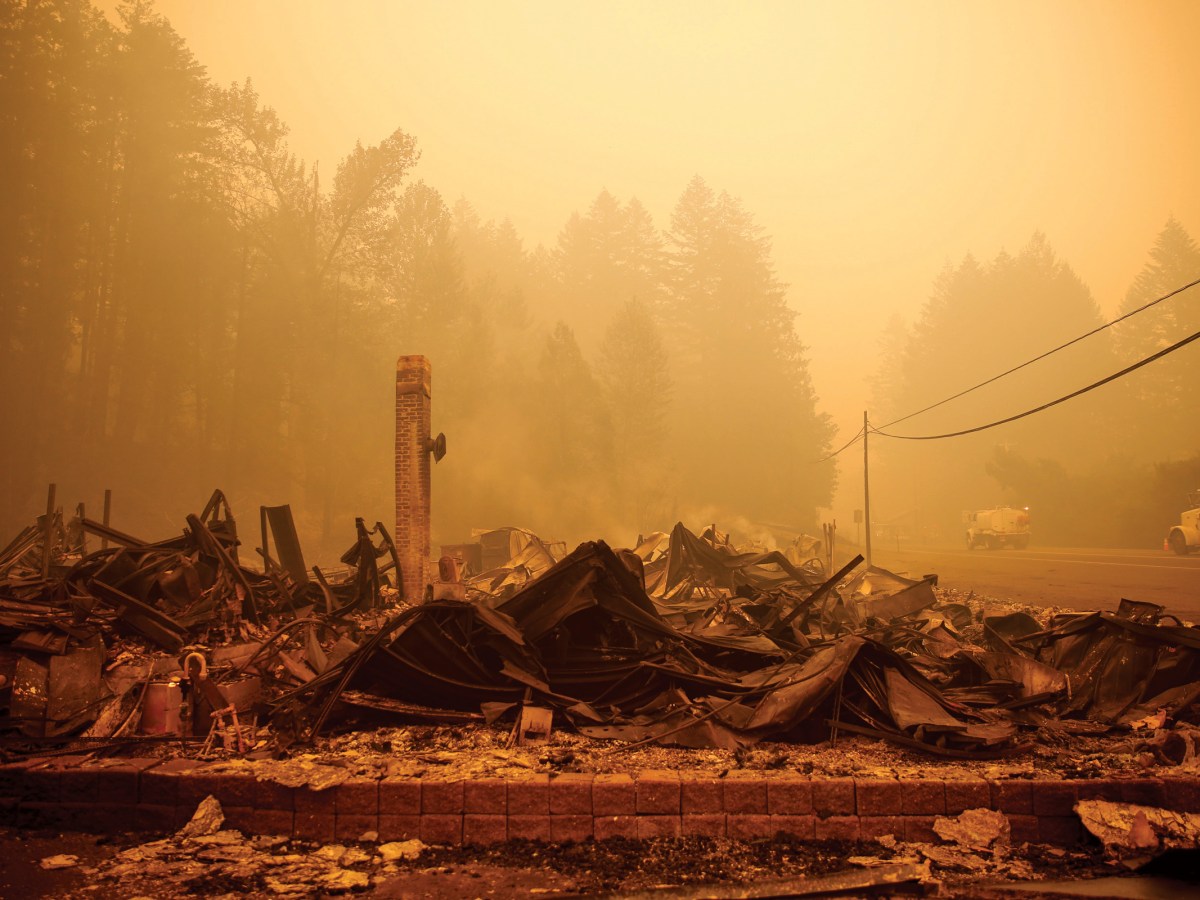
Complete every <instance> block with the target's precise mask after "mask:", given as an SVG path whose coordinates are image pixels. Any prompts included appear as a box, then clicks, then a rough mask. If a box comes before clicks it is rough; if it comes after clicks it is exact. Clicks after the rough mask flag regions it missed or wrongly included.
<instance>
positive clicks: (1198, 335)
mask: <svg viewBox="0 0 1200 900" xmlns="http://www.w3.org/2000/svg"><path fill="white" fill-rule="evenodd" d="M1198 339H1200V331H1197V332H1195V333H1194V334H1191V335H1189V336H1188V337H1185V338H1184V339H1183V340H1181V341H1176V342H1175V343H1174V344H1172V345H1171V346H1169V347H1164V348H1163V349H1162V350H1159V351H1158V352H1157V353H1155V354H1153V355H1151V356H1147V357H1146V358H1145V359H1141V360H1139V361H1138V362H1135V363H1134V364H1133V365H1131V366H1126V367H1125V368H1124V369H1122V370H1121V371H1119V372H1114V373H1113V374H1111V375H1109V376H1108V377H1106V378H1101V379H1100V380H1099V381H1094V382H1092V383H1091V384H1089V385H1088V386H1087V387H1082V388H1080V389H1079V390H1077V391H1072V392H1071V393H1070V394H1067V395H1066V396H1063V397H1059V398H1058V399H1056V400H1051V401H1050V402H1049V403H1043V404H1042V405H1041V406H1038V407H1034V408H1033V409H1027V410H1025V412H1023V413H1017V414H1016V415H1015V416H1009V417H1008V418H1007V419H1000V420H998V421H996V422H989V423H988V424H986V425H979V426H977V427H975V428H967V429H964V430H962V431H950V432H947V433H946V434H920V435H913V434H889V433H888V432H886V431H881V430H879V429H878V428H872V429H871V433H872V434H877V435H879V436H880V437H888V438H896V439H897V440H901V441H936V440H940V439H942V438H952V437H961V436H962V435H964V434H975V433H976V432H978V431H987V430H988V429H989V428H995V427H996V426H997V425H1006V424H1008V423H1009V422H1015V421H1017V419H1024V418H1025V417H1026V416H1032V415H1033V414H1034V413H1039V412H1041V411H1042V410H1045V409H1049V408H1050V407H1052V406H1058V405H1059V404H1060V403H1066V402H1067V401H1068V400H1072V399H1074V398H1075V397H1079V396H1081V395H1083V394H1086V393H1087V392H1088V391H1094V390H1095V389H1096V388H1098V387H1101V386H1103V385H1106V384H1108V383H1109V382H1110V381H1116V380H1117V379H1118V378H1123V377H1124V376H1126V375H1128V374H1129V373H1130V372H1134V371H1137V370H1138V369H1140V368H1141V367H1142V366H1146V365H1149V364H1150V363H1152V362H1154V361H1155V360H1156V359H1161V358H1162V357H1164V356H1167V355H1168V354H1170V353H1174V352H1175V351H1176V350H1179V349H1180V348H1181V347H1186V346H1187V345H1188V344H1190V343H1192V341H1195V340H1198ZM914 415H915V413H914ZM897 421H902V420H899V419H898V420H897ZM893 424H894V423H893ZM883 427H884V428H886V427H888V426H887V425H885V426H883ZM843 449H845V448H843ZM838 452H839V453H840V452H841V451H838Z"/></svg>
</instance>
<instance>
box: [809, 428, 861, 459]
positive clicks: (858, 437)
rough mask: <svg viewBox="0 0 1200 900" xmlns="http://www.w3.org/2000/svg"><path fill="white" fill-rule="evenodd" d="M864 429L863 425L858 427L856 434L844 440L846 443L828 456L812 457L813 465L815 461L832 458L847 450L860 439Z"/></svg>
mask: <svg viewBox="0 0 1200 900" xmlns="http://www.w3.org/2000/svg"><path fill="white" fill-rule="evenodd" d="M865 430H866V429H865V427H864V428H860V429H858V434H856V435H855V436H854V437H852V438H850V440H848V441H846V443H844V444H842V446H840V447H838V449H836V450H834V451H833V452H832V453H830V454H829V455H828V456H822V457H821V458H820V459H814V460H813V464H814V465H815V464H816V463H823V462H826V461H827V460H830V459H833V458H834V457H835V456H837V455H838V454H839V453H842V452H843V451H845V450H849V449H850V448H851V447H853V446H854V445H855V444H857V443H858V442H859V441H861V440H862V438H863V432H864V431H865Z"/></svg>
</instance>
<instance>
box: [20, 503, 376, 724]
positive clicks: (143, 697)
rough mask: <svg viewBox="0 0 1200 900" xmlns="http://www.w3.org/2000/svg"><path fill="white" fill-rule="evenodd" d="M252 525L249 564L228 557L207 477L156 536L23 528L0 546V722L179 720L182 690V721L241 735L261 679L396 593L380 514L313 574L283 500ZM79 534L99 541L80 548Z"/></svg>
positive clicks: (353, 630)
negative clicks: (185, 715)
mask: <svg viewBox="0 0 1200 900" xmlns="http://www.w3.org/2000/svg"><path fill="white" fill-rule="evenodd" d="M262 526H263V548H261V549H260V552H261V553H262V563H263V564H262V566H261V568H258V569H255V568H251V567H248V566H246V565H243V564H242V563H241V562H240V561H239V556H238V553H239V540H238V533H237V527H236V522H235V520H234V517H233V514H232V512H231V511H230V508H229V504H228V502H227V501H226V499H225V497H224V495H223V494H222V493H221V492H220V491H216V492H214V494H213V495H212V498H211V499H210V500H209V502H208V503H207V504H206V506H205V507H204V509H203V511H202V512H201V513H200V514H199V515H189V516H188V517H187V527H186V529H185V530H184V531H183V533H182V535H180V536H178V537H173V538H168V539H166V540H160V541H153V542H151V541H146V540H143V539H141V538H138V537H133V536H131V535H128V534H124V533H122V532H119V531H117V530H115V529H113V528H110V527H107V526H105V525H103V524H101V523H98V522H95V521H92V520H90V519H88V518H86V517H76V518H75V519H73V520H71V521H70V522H69V523H67V524H66V526H65V527H64V524H63V521H62V515H61V513H54V514H51V515H49V516H48V517H46V518H45V519H43V520H42V522H41V523H40V524H39V525H35V526H30V527H29V528H27V529H25V530H24V531H22V532H21V533H20V534H19V535H18V536H17V537H16V539H14V540H13V541H12V542H11V543H10V544H9V546H8V547H7V548H5V550H4V551H3V552H2V553H0V641H2V642H3V643H2V644H0V678H3V683H2V684H0V690H3V695H0V696H2V697H3V702H2V706H3V708H4V709H5V711H6V712H7V716H6V718H5V719H4V720H3V722H4V725H5V726H7V728H8V729H10V730H15V731H17V732H18V733H19V734H20V735H21V736H22V738H23V739H24V740H28V741H36V740H39V739H41V740H55V739H59V738H62V737H65V736H70V735H80V736H82V737H86V738H90V739H103V738H120V737H121V736H123V735H125V736H128V735H132V734H134V733H135V732H140V733H141V734H143V735H164V734H179V733H180V719H179V711H180V707H181V700H182V697H183V694H184V693H185V692H186V693H188V694H189V697H190V702H189V703H188V704H187V707H186V708H187V709H188V710H190V712H191V715H190V716H189V721H188V736H191V737H194V738H197V739H206V738H212V737H220V738H221V739H222V740H223V742H224V743H226V744H227V745H240V746H245V745H246V741H245V733H246V732H249V731H252V730H253V727H252V726H251V725H249V724H247V723H246V722H245V721H244V720H243V721H242V722H239V720H238V714H239V713H241V714H242V715H243V716H245V714H247V713H250V714H251V716H252V717H253V712H252V709H253V707H254V704H255V703H257V702H259V700H260V698H262V697H263V696H264V694H263V691H264V690H268V693H269V689H270V688H271V687H272V686H275V685H279V684H283V685H286V684H294V683H297V682H300V681H304V680H306V679H310V678H313V677H315V674H316V672H315V671H314V667H315V669H316V670H317V671H320V670H321V669H323V668H324V667H325V666H327V665H330V664H331V662H330V661H331V660H332V661H334V662H336V661H337V659H339V658H340V657H342V656H345V655H347V654H348V653H349V651H350V650H352V649H353V648H354V647H355V646H356V644H355V643H354V642H353V639H352V636H353V635H354V634H357V628H358V626H357V625H356V624H354V621H353V620H354V617H357V618H358V619H359V620H362V621H365V622H368V623H371V624H372V625H374V623H375V621H376V618H375V617H377V616H378V612H377V611H378V610H380V609H381V608H382V607H383V606H384V605H385V603H388V602H390V597H389V596H388V595H393V596H394V595H395V593H396V592H395V590H394V589H393V588H390V587H389V586H388V582H387V573H388V572H389V571H390V570H392V569H394V568H395V566H396V553H395V547H394V546H393V544H392V541H391V537H390V536H389V535H388V533H387V531H386V529H384V527H383V526H382V525H379V524H377V525H376V527H375V528H374V529H373V530H371V531H368V530H367V529H366V527H365V525H364V524H363V522H362V521H361V520H360V521H359V522H358V523H357V525H356V527H357V539H356V541H355V542H354V544H353V545H352V546H351V547H350V549H349V550H348V551H347V553H346V554H345V556H344V557H343V561H344V563H345V565H346V568H345V569H344V570H343V571H341V572H339V573H338V574H336V575H335V574H334V573H332V572H330V573H326V572H324V571H323V570H322V569H321V568H320V567H317V566H314V567H313V568H312V570H311V571H312V576H313V577H311V578H310V577H308V575H307V573H306V572H305V571H304V570H303V568H302V567H303V554H302V553H301V552H300V548H299V542H298V540H297V539H296V533H295V528H294V525H293V523H292V518H291V512H290V510H289V509H288V508H287V507H286V506H285V507H274V508H265V507H264V508H263V510H262ZM269 534H273V536H274V543H275V547H276V552H277V555H278V556H279V558H280V559H279V561H276V560H275V559H274V558H273V557H272V556H271V555H270V553H269V552H268V550H267V549H266V548H268V547H269V541H268V536H269ZM89 535H90V536H93V537H99V538H100V539H101V542H102V543H101V547H100V548H99V549H96V550H91V551H90V552H89V549H88V546H87V537H88V536H89ZM384 557H387V559H386V561H385V562H383V564H382V565H381V564H380V560H381V559H383V558H384ZM334 623H340V624H339V625H336V626H335V625H334ZM321 636H325V637H326V638H327V640H326V643H327V644H330V646H329V648H328V650H326V649H323V648H322V646H321V640H320V638H321ZM289 645H291V646H289ZM293 646H294V647H296V649H292V647H293ZM252 720H253V718H252V719H251V721H252Z"/></svg>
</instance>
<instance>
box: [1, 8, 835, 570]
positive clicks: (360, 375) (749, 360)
mask: <svg viewBox="0 0 1200 900" xmlns="http://www.w3.org/2000/svg"><path fill="white" fill-rule="evenodd" d="M4 9H5V14H4V21H3V23H2V29H3V31H2V33H3V38H2V40H3V45H2V46H3V59H2V62H0V65H3V68H4V71H3V77H2V78H0V85H2V87H0V90H3V97H0V110H2V114H3V116H4V123H3V135H4V137H3V149H2V150H0V154H2V158H0V179H3V185H2V186H0V195H2V196H4V197H5V198H6V199H5V201H4V205H5V212H4V217H3V222H4V234H3V236H2V239H0V253H2V254H3V262H2V263H0V278H2V279H3V281H2V283H0V328H2V329H3V334H4V340H5V350H4V353H3V354H0V383H3V385H4V391H3V393H2V394H0V403H2V404H3V409H2V411H0V417H2V419H3V421H4V422H5V423H6V427H5V429H4V432H5V437H4V440H3V446H2V453H3V459H2V460H0V471H2V472H3V482H2V485H0V491H2V499H0V507H2V508H3V511H4V516H3V525H4V527H5V528H6V529H8V530H10V531H11V530H13V529H15V528H16V527H18V526H19V525H20V524H23V523H24V522H26V521H28V520H29V518H30V517H31V516H32V515H34V514H36V512H37V511H39V505H40V503H41V502H42V501H41V497H42V491H43V490H44V487H45V483H46V482H48V481H56V482H58V483H59V485H60V491H61V492H62V493H61V494H60V496H63V497H72V496H81V497H84V498H87V499H90V500H91V501H92V502H95V499H96V498H97V497H98V495H99V493H100V491H101V490H102V489H103V488H104V487H112V488H113V489H114V508H115V513H114V524H116V525H118V527H124V528H126V529H128V530H133V531H139V532H141V533H145V534H147V535H148V536H151V537H157V536H159V534H160V533H161V532H163V531H164V530H166V533H170V530H171V529H173V528H174V527H175V526H174V524H173V523H175V522H178V521H179V520H180V514H181V512H183V511H185V510H189V509H191V510H193V511H194V508H195V507H196V506H197V505H199V504H202V503H203V500H204V498H205V497H207V493H208V491H209V490H211V488H212V487H214V486H221V487H223V488H224V489H225V491H226V493H227V494H228V495H229V496H230V498H231V500H232V502H233V504H234V509H235V511H237V510H238V509H239V507H240V508H242V509H243V510H247V508H251V509H252V507H253V506H254V505H257V504H258V503H281V502H290V503H291V504H292V505H293V508H294V509H295V511H296V513H297V517H298V520H299V524H300V529H301V534H302V535H303V536H304V537H305V539H306V541H311V542H313V543H318V544H319V545H320V546H321V547H322V549H323V550H325V551H326V552H329V551H332V550H335V549H341V548H340V547H339V544H341V543H346V542H348V541H349V540H350V539H351V538H352V536H353V531H352V527H353V517H354V516H355V515H362V516H365V517H367V519H368V521H373V520H374V519H375V518H379V519H383V520H384V521H385V522H389V521H390V519H391V512H392V509H393V486H392V472H393V466H392V461H391V453H392V446H393V438H392V428H393V415H394V414H393V412H392V410H393V397H392V391H393V387H392V385H393V373H394V364H395V359H396V357H397V356H398V355H400V354H406V353H421V354H424V355H426V356H428V357H429V358H430V359H431V360H432V361H433V372H434V381H433V397H434V427H435V430H440V431H444V432H445V433H446V434H447V437H448V443H449V447H450V454H449V455H448V457H447V459H446V460H445V461H444V462H442V463H441V464H440V465H439V467H438V471H437V472H436V473H435V486H434V490H435V511H436V512H435V528H436V531H437V533H436V534H435V542H436V541H437V540H439V539H440V540H453V539H461V538H463V537H465V536H466V534H468V533H469V529H470V528H471V527H496V526H500V525H505V524H518V525H524V526H527V527H531V528H534V529H535V530H538V531H539V532H542V533H544V534H546V535H547V536H554V537H563V538H577V537H586V536H594V535H604V536H608V537H610V538H611V539H615V540H618V541H622V542H628V541H630V540H632V539H633V538H634V537H635V536H636V532H637V530H639V529H642V530H650V529H652V528H659V527H669V526H670V524H671V523H672V522H673V521H674V520H675V519H676V518H678V517H679V516H682V515H692V516H695V515H712V516H717V517H725V516H729V515H732V514H734V513H736V514H738V515H741V516H744V517H746V518H747V519H749V520H757V521H766V522H781V523H785V524H799V525H804V526H806V527H810V528H811V527H813V526H812V523H813V522H814V521H815V518H814V515H815V508H816V507H818V506H827V505H828V504H829V502H830V498H831V495H832V490H833V485H834V469H833V463H826V464H824V465H822V466H813V465H810V464H809V462H808V461H809V460H812V459H815V458H817V457H819V456H821V455H822V454H823V453H825V452H827V451H828V449H829V442H830V440H831V433H832V427H831V425H830V424H829V421H828V419H827V417H825V416H823V415H821V414H820V413H818V412H817V409H816V403H817V398H816V396H815V393H814V391H813V387H812V385H811V383H810V380H809V376H808V371H807V364H806V361H805V356H804V347H803V346H802V344H801V342H800V340H799V338H798V336H797V330H796V327H795V315H794V313H793V312H792V311H791V308H790V307H789V306H788V304H787V303H786V301H785V291H786V289H785V286H784V285H782V284H780V283H779V282H778V281H777V279H776V278H775V276H774V274H773V268H772V261H771V249H770V241H769V239H768V237H767V236H766V235H764V234H763V233H762V231H761V229H760V228H759V227H758V226H756V224H755V221H754V217H753V215H752V214H751V213H750V212H749V211H747V210H746V209H744V208H743V207H742V206H741V204H740V203H739V202H738V201H737V200H736V199H734V198H732V197H730V196H727V195H725V194H723V193H720V192H719V191H717V190H715V189H713V188H710V187H709V186H708V185H706V184H705V182H704V181H703V180H701V179H700V178H693V179H691V180H690V181H689V180H688V177H687V175H686V174H685V175H683V176H681V181H680V183H681V186H682V193H681V194H680V197H679V201H678V204H677V205H676V207H675V209H674V211H673V213H672V215H671V218H670V221H669V223H666V225H665V226H663V227H660V226H659V225H657V224H656V223H655V222H653V221H652V219H651V217H650V215H649V214H648V213H647V211H646V210H645V209H644V208H642V206H641V205H640V204H639V203H638V202H637V201H636V200H634V199H628V200H620V199H618V198H615V197H613V196H611V195H609V194H608V193H606V192H603V191H601V192H600V193H599V195H598V196H597V197H596V199H595V200H594V201H593V202H592V203H591V205H590V206H589V207H588V209H587V210H586V211H585V212H581V213H578V214H575V215H571V216H570V218H569V219H568V220H567V221H566V223H565V225H564V226H563V228H562V232H561V235H560V238H559V241H558V243H557V246H554V247H552V248H549V249H544V248H540V247H539V248H537V249H536V250H533V251H530V250H528V249H526V248H525V247H524V246H523V243H522V240H521V238H520V236H519V235H517V234H516V233H515V232H514V230H513V229H512V228H511V226H509V225H507V224H504V223H499V224H497V223H494V222H484V221H480V219H479V218H478V217H477V216H476V215H475V214H474V213H473V211H472V209H471V207H470V205H469V203H467V202H466V201H461V200H460V201H457V202H455V203H453V204H449V203H447V201H446V200H445V199H444V198H443V197H441V196H440V195H439V194H438V193H437V192H436V191H434V190H433V189H431V188H429V187H428V186H426V185H425V184H423V183H422V182H421V181H420V179H419V178H418V177H417V174H416V173H417V171H418V169H419V166H418V160H419V155H420V153H419V149H418V144H417V141H416V139H415V138H414V137H413V136H410V135H408V134H406V133H404V132H403V131H401V130H397V131H396V132H395V133H393V134H392V135H391V136H390V137H388V138H387V139H386V140H384V141H383V142H381V143H380V144H378V145H377V146H370V147H363V146H357V147H354V148H351V149H349V152H348V153H347V155H346V156H345V158H344V159H343V160H342V162H341V163H340V165H338V166H337V168H336V170H334V171H332V172H331V171H329V170H327V169H321V168H319V167H318V166H316V165H308V164H306V163H305V162H304V161H302V160H299V159H297V158H296V157H295V156H294V155H293V154H292V153H291V152H290V151H289V148H288V143H287V133H288V132H287V127H286V125H285V123H283V122H281V121H280V120H279V119H278V117H277V116H276V115H275V113H274V112H273V111H272V110H271V108H270V107H269V105H268V104H267V102H266V100H265V99H263V98H260V97H259V96H258V95H257V94H256V93H255V91H254V89H253V86H252V85H251V84H250V83H248V82H247V83H242V84H234V85H230V86H218V85H215V84H213V83H211V82H210V81H209V80H208V79H207V78H206V75H205V71H204V69H203V67H202V65H201V64H200V62H199V61H197V60H196V59H194V58H193V56H192V55H191V53H190V52H189V51H188V48H187V47H186V46H185V45H184V44H183V42H182V41H181V39H180V38H179V37H178V35H177V34H175V33H174V32H173V31H172V29H171V28H170V26H169V24H168V23H167V22H166V21H165V20H164V19H162V18H161V17H159V16H158V15H157V14H156V13H155V11H154V9H153V7H152V6H151V5H150V4H146V3H134V4H127V5H124V6H122V7H121V8H120V13H119V16H120V21H119V23H118V24H115V25H114V24H112V23H110V22H109V21H107V20H106V19H105V17H103V16H102V15H101V14H100V13H99V12H97V11H95V10H94V9H93V8H91V7H90V6H89V4H87V3H86V2H80V0H55V2H42V3H31V4H24V3H7V4H5V5H4ZM247 511H248V510H247ZM242 515H243V516H244V515H246V511H244V512H242Z"/></svg>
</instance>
